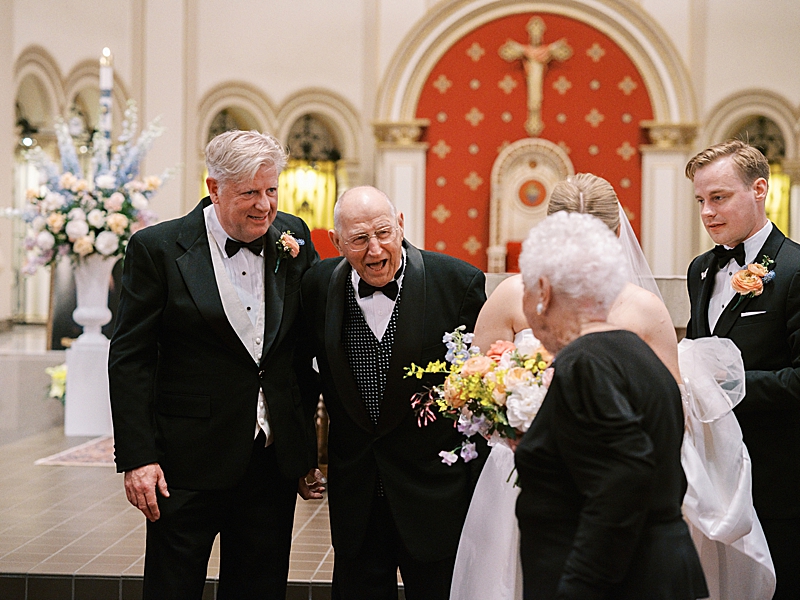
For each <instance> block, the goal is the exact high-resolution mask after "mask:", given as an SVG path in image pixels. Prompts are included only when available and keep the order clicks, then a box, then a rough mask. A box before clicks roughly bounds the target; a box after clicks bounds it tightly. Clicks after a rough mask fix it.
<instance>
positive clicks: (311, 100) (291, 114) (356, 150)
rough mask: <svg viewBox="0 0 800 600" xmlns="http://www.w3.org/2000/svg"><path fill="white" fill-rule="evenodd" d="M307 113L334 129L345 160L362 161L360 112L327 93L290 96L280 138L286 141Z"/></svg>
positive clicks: (281, 116)
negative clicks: (298, 121) (298, 120)
mask: <svg viewBox="0 0 800 600" xmlns="http://www.w3.org/2000/svg"><path fill="white" fill-rule="evenodd" d="M306 114H312V115H314V116H315V117H317V118H319V119H320V120H322V121H323V122H324V123H325V124H326V125H327V126H328V127H329V128H330V130H331V133H333V135H334V138H335V139H336V142H337V145H338V149H339V151H340V152H341V154H342V159H343V160H346V161H358V160H359V157H360V156H361V147H360V139H361V131H360V129H361V127H360V124H359V120H358V112H357V111H356V109H355V108H354V107H353V106H352V105H351V104H350V103H349V102H348V101H347V100H345V99H344V98H342V97H341V96H338V95H336V94H334V93H333V92H329V91H327V90H323V89H319V88H309V89H305V90H301V91H299V92H297V93H295V94H293V95H292V96H290V97H289V98H288V99H287V100H286V101H285V102H284V103H283V106H281V109H280V111H279V112H278V123H279V126H278V127H279V128H278V131H277V133H276V135H277V136H278V139H280V140H281V141H283V142H286V140H287V138H288V136H289V130H290V129H291V127H292V125H293V124H294V123H295V121H297V119H299V118H300V117H302V116H303V115H306Z"/></svg>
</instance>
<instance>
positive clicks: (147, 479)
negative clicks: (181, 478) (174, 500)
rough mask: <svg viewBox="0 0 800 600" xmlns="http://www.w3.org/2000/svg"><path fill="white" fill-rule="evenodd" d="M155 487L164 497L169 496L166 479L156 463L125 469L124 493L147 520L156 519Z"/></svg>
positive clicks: (156, 500) (159, 513)
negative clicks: (129, 469) (130, 469)
mask: <svg viewBox="0 0 800 600" xmlns="http://www.w3.org/2000/svg"><path fill="white" fill-rule="evenodd" d="M156 488H158V491H159V492H160V493H161V495H162V496H164V497H165V498H166V497H167V496H169V490H168V489H167V480H166V479H164V472H163V471H162V470H161V467H160V466H159V465H158V463H152V464H149V465H144V466H143V467H139V468H138V469H133V470H132V471H125V495H126V496H127V497H128V502H130V503H131V504H133V505H134V506H135V507H136V508H138V509H139V510H140V511H142V513H144V516H145V517H147V519H148V520H149V521H158V518H159V517H160V516H161V512H160V511H159V510H158V499H157V497H156Z"/></svg>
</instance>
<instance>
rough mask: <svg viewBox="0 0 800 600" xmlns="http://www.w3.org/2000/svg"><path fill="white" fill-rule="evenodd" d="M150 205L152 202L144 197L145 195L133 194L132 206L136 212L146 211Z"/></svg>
mask: <svg viewBox="0 0 800 600" xmlns="http://www.w3.org/2000/svg"><path fill="white" fill-rule="evenodd" d="M149 205H150V202H148V200H147V198H145V197H144V194H142V193H140V192H133V193H132V194H131V206H133V208H135V209H136V210H146V209H147V207H148V206H149Z"/></svg>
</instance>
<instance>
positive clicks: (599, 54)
mask: <svg viewBox="0 0 800 600" xmlns="http://www.w3.org/2000/svg"><path fill="white" fill-rule="evenodd" d="M605 54H606V51H605V50H603V48H602V47H601V46H600V44H598V43H597V42H595V43H594V44H592V47H591V48H589V49H588V50H587V51H586V56H588V57H589V58H591V59H592V61H593V62H596V63H598V62H600V59H601V58H603V56H605Z"/></svg>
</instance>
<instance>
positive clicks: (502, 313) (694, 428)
mask: <svg viewBox="0 0 800 600" xmlns="http://www.w3.org/2000/svg"><path fill="white" fill-rule="evenodd" d="M559 210H569V211H580V212H587V213H589V214H593V215H595V216H597V217H598V218H600V219H601V220H603V221H604V222H605V223H606V224H607V225H608V226H609V228H611V229H612V230H613V231H616V232H618V235H620V239H621V241H622V242H623V246H624V247H625V249H626V253H627V255H628V260H629V263H630V276H629V280H630V281H631V282H632V283H628V285H626V287H625V288H624V289H623V291H622V293H621V294H620V296H619V297H618V298H617V300H616V301H615V303H614V305H613V306H612V308H611V311H610V312H609V317H608V320H609V322H612V323H615V324H616V325H618V326H620V327H623V328H625V329H628V330H630V331H633V332H634V333H636V334H638V335H639V336H640V337H641V338H642V339H643V340H644V341H645V342H647V344H648V345H649V346H650V347H651V348H652V349H653V351H654V352H655V353H656V354H657V355H658V357H659V358H660V359H661V360H662V362H663V363H664V364H665V365H666V366H667V368H668V369H669V370H670V372H671V373H672V374H673V376H674V377H675V379H676V380H677V381H678V383H679V384H681V386H682V390H683V391H684V394H683V396H684V404H685V406H684V409H685V412H686V417H687V428H686V435H685V438H684V444H683V448H682V463H683V466H684V470H685V471H686V475H687V480H688V484H689V485H688V490H687V494H686V497H685V500H684V514H685V516H686V518H687V520H688V521H689V524H690V529H691V531H692V537H693V539H694V541H695V545H696V546H697V550H698V554H699V555H700V559H701V563H702V564H703V570H704V572H705V575H706V580H707V583H708V588H709V592H710V593H711V596H710V598H713V599H715V600H717V599H718V600H762V599H763V600H769V598H771V597H772V593H773V591H774V587H775V570H774V568H773V566H772V561H771V559H770V557H769V551H768V549H767V545H766V539H765V538H764V534H763V531H762V530H761V525H760V524H759V522H758V518H757V517H756V514H755V510H754V509H753V503H752V497H751V494H750V489H751V488H750V460H749V456H748V455H747V448H746V447H745V446H744V444H743V442H742V435H741V430H740V429H739V425H738V422H737V421H736V418H735V416H734V415H733V413H732V412H731V411H732V409H733V407H734V406H735V405H736V403H738V402H739V401H740V400H741V398H742V397H743V396H744V384H743V381H744V367H743V366H742V362H741V356H740V355H739V354H738V350H736V348H735V346H734V345H733V343H732V342H730V341H729V340H719V339H716V338H706V339H705V340H684V341H682V342H681V352H680V367H679V353H678V344H677V338H676V336H675V330H674V328H673V326H672V321H671V318H670V316H669V313H668V311H667V309H666V306H665V305H664V303H663V301H662V300H661V297H660V294H659V293H658V288H657V287H656V285H655V280H654V279H653V277H652V274H651V273H650V269H649V267H648V266H647V262H646V260H645V259H644V255H643V254H642V252H641V249H640V248H639V245H638V242H637V241H636V238H635V236H634V234H633V231H632V229H631V227H630V224H629V223H628V220H627V218H626V217H625V216H624V212H623V211H622V209H621V207H620V205H619V201H618V200H617V197H616V194H615V193H614V190H613V188H612V187H611V185H610V184H609V183H608V182H607V181H605V180H604V179H601V178H599V177H596V176H594V175H590V174H579V175H575V176H573V177H570V178H569V179H567V180H566V181H564V182H560V183H559V184H557V185H556V187H555V189H554V190H553V193H552V196H551V200H550V206H549V210H548V212H549V213H553V212H557V211H559ZM634 282H635V283H634ZM645 288H647V289H645ZM648 290H649V291H648ZM522 295H523V287H522V279H521V277H520V276H512V277H509V278H508V279H506V280H504V281H503V282H502V283H501V284H500V285H499V286H498V287H497V289H496V290H495V291H494V292H493V293H492V295H491V296H490V297H489V299H488V300H487V302H486V304H485V305H484V308H483V310H482V311H481V314H480V316H479V317H478V322H477V324H476V327H475V340H474V345H477V346H478V347H480V348H481V349H483V350H488V348H489V346H491V344H492V343H493V342H495V341H497V340H501V339H502V340H513V341H514V342H515V344H517V345H518V346H519V345H527V346H531V347H532V348H536V346H538V342H537V341H536V339H535V338H534V337H533V334H532V333H531V332H530V330H529V329H528V328H527V322H526V321H525V317H524V315H523V313H522ZM681 371H684V376H686V385H685V386H684V379H683V378H682V377H681ZM719 373H722V374H723V376H722V377H720V376H719ZM715 376H716V378H715ZM737 378H738V380H737ZM737 381H738V384H737ZM490 443H491V442H490ZM515 480H516V474H515V473H514V453H513V450H512V449H511V448H510V446H509V444H508V442H507V441H505V440H501V441H498V442H496V443H494V446H493V448H492V451H491V453H490V455H489V457H488V459H487V461H486V464H485V466H484V468H483V470H482V472H481V476H480V478H479V480H478V483H477V485H476V487H475V492H474V494H473V499H472V503H471V504H470V509H469V513H468V514H467V519H466V521H465V523H464V529H463V532H462V535H461V540H460V543H459V548H458V554H457V557H456V565H455V569H454V573H453V583H452V586H451V592H450V598H451V600H484V599H486V598H492V600H520V599H521V598H522V570H521V565H520V560H519V531H518V528H517V520H516V516H515V514H514V509H515V504H516V498H517V495H518V493H519V488H517V487H516V486H515V485H514V484H515Z"/></svg>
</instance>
